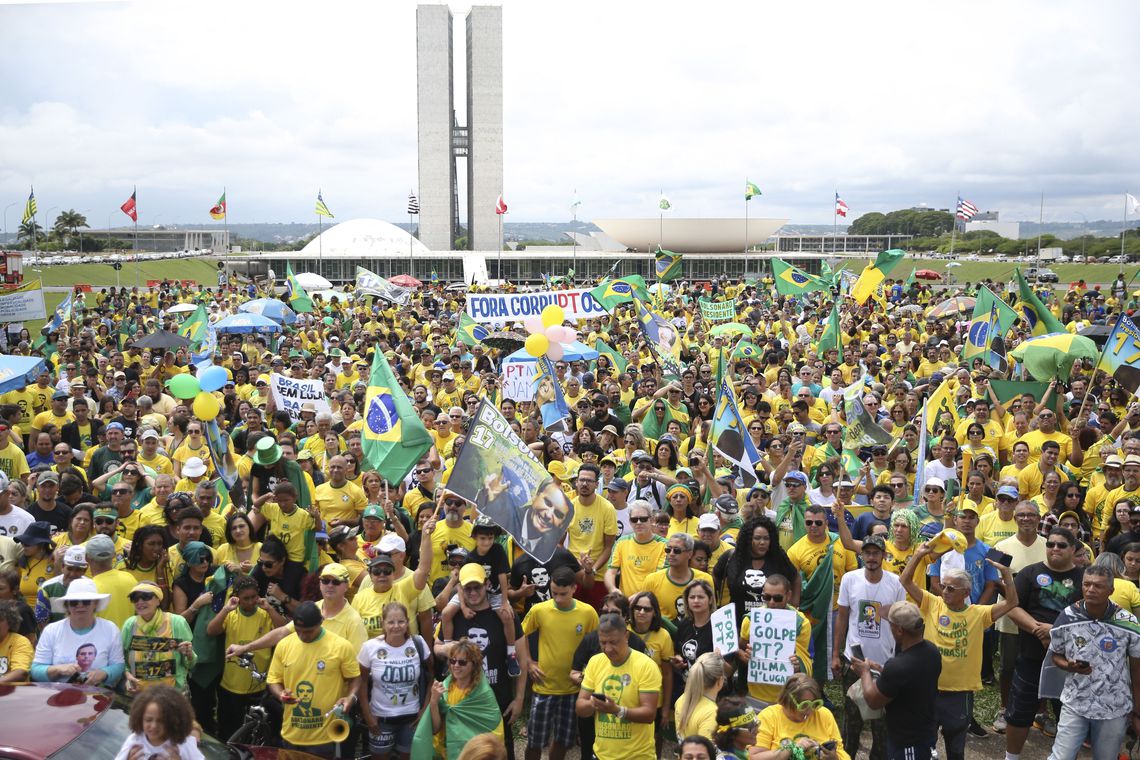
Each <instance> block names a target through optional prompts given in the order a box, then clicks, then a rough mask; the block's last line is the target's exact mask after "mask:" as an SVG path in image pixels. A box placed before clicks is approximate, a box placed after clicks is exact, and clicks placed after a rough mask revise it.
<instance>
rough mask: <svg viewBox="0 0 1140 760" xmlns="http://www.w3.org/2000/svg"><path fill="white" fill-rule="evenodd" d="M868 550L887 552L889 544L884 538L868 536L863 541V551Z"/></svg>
mask: <svg viewBox="0 0 1140 760" xmlns="http://www.w3.org/2000/svg"><path fill="white" fill-rule="evenodd" d="M868 549H878V550H879V551H881V552H885V551H886V550H887V542H886V541H884V540H883V537H882V536H866V537H864V539H863V548H862V550H861V551H867V550H868Z"/></svg>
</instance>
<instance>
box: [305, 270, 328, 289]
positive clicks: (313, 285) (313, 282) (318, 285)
mask: <svg viewBox="0 0 1140 760" xmlns="http://www.w3.org/2000/svg"><path fill="white" fill-rule="evenodd" d="M297 282H299V283H301V287H302V288H304V289H305V290H328V289H329V288H331V287H332V283H331V282H329V281H328V280H326V279H325V278H324V277H321V276H320V275H319V274H315V273H313V272H301V274H299V275H297Z"/></svg>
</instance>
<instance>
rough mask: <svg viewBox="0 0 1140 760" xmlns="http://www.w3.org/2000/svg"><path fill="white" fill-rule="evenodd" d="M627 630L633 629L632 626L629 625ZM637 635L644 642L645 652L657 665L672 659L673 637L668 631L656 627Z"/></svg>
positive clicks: (673, 651) (673, 652) (659, 665)
mask: <svg viewBox="0 0 1140 760" xmlns="http://www.w3.org/2000/svg"><path fill="white" fill-rule="evenodd" d="M629 630H631V631H633V627H632V626H631V627H630V629H629ZM634 633H637V631H634ZM637 635H638V636H640V637H641V640H642V641H644V642H645V653H646V654H647V655H649V657H650V658H651V659H652V660H653V662H655V663H656V664H657V666H658V667H661V663H663V662H665V661H667V660H672V659H673V655H674V654H675V650H674V649H673V637H672V636H670V635H669V631H667V630H665V629H664V628H658V629H657V630H656V631H647V632H645V633H637Z"/></svg>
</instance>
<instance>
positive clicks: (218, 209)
mask: <svg viewBox="0 0 1140 760" xmlns="http://www.w3.org/2000/svg"><path fill="white" fill-rule="evenodd" d="M210 216H211V217H212V218H214V219H225V218H226V191H225V190H223V191H222V197H221V198H218V202H217V203H215V204H214V207H213V208H212V209H210Z"/></svg>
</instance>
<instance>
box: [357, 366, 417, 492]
mask: <svg viewBox="0 0 1140 760" xmlns="http://www.w3.org/2000/svg"><path fill="white" fill-rule="evenodd" d="M363 417H364V427H363V430H362V433H363V439H362V441H361V443H362V445H363V448H364V458H365V459H367V460H368V465H369V466H370V467H371V468H372V469H374V470H376V472H378V473H380V477H382V478H384V479H385V480H387V481H388V482H389V483H392V484H398V483H400V481H402V480H403V479H404V477H405V476H406V475H407V474H408V473H409V472H410V471H411V469H412V467H413V466H415V464H416V462H418V461H420V459H422V458H423V456H424V454H426V453H428V451H429V450H431V447H432V437H431V434H430V433H428V431H427V428H425V427H424V423H423V422H421V421H420V418H419V415H418V414H416V410H415V409H413V408H412V402H411V401H410V400H409V399H408V396H407V394H405V393H404V391H403V389H401V388H400V385H399V383H397V382H396V375H395V374H394V373H393V372H392V368H391V367H389V366H388V360H387V359H385V358H384V354H383V353H381V352H380V351H377V352H376V353H375V356H373V358H372V376H371V377H370V378H369V380H368V390H367V391H366V392H365V395H364V412H363Z"/></svg>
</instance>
